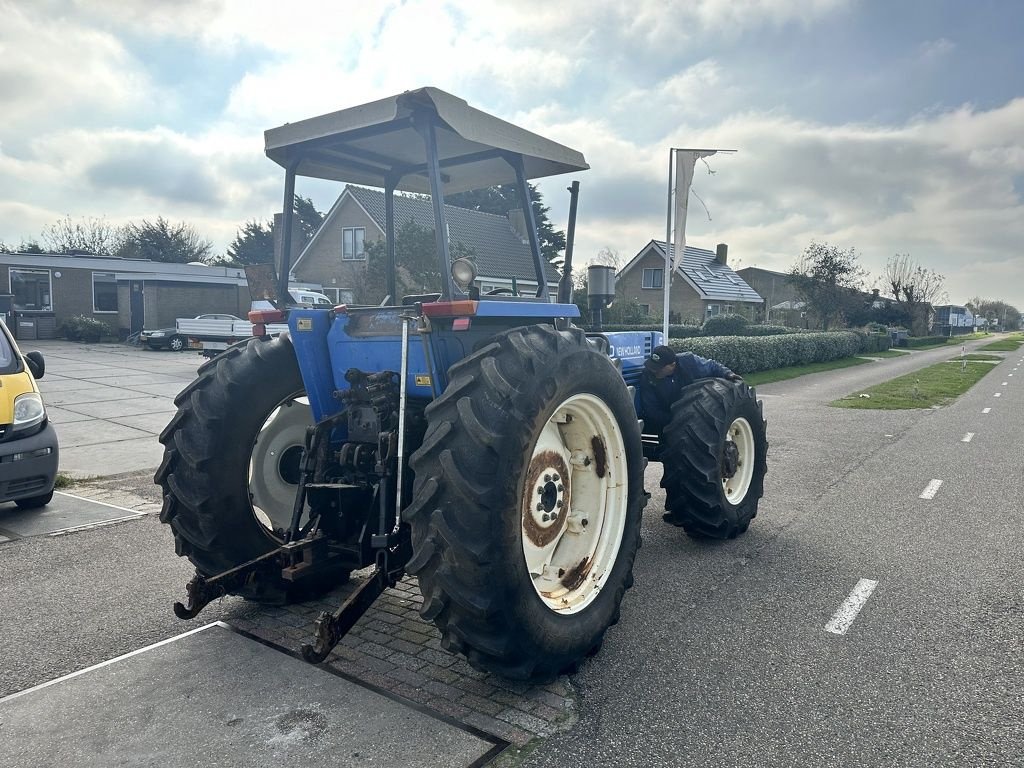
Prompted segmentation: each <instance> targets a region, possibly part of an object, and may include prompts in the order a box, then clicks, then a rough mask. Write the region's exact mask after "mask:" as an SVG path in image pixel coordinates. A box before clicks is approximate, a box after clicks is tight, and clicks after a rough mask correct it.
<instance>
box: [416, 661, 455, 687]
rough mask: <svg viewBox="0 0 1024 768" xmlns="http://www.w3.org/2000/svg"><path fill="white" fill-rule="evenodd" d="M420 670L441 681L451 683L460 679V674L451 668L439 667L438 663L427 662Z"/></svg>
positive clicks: (432, 678)
mask: <svg viewBox="0 0 1024 768" xmlns="http://www.w3.org/2000/svg"><path fill="white" fill-rule="evenodd" d="M420 672H422V673H423V674H424V675H426V676H427V677H429V678H430V679H431V680H437V681H438V682H439V683H446V684H450V683H454V682H455V681H456V680H458V679H459V676H458V675H457V674H455V673H454V672H452V671H451V670H450V669H445V668H444V667H439V666H437V665H436V664H425V665H424V666H423V668H422V669H421V670H420Z"/></svg>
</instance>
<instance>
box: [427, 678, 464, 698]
mask: <svg viewBox="0 0 1024 768" xmlns="http://www.w3.org/2000/svg"><path fill="white" fill-rule="evenodd" d="M423 689H424V690H425V691H430V692H431V693H432V694H434V695H435V696H438V697H440V698H443V699H449V700H451V701H455V700H456V699H458V698H459V697H460V695H461V691H459V690H458V689H456V688H452V686H450V685H448V684H447V683H442V682H440V681H439V680H428V681H427V682H426V683H424V685H423Z"/></svg>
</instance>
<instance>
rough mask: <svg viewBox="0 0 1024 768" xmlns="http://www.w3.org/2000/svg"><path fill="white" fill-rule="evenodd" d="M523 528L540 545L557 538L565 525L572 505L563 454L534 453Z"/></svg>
mask: <svg viewBox="0 0 1024 768" xmlns="http://www.w3.org/2000/svg"><path fill="white" fill-rule="evenodd" d="M526 487H527V488H528V489H530V490H529V491H528V495H527V498H526V499H525V503H524V505H523V506H524V507H526V508H525V509H523V532H524V533H525V534H526V537H527V538H528V539H529V540H530V541H531V542H532V543H533V544H534V545H536V546H538V547H543V546H545V545H547V544H550V543H551V542H552V541H554V539H555V537H557V536H558V534H559V533H561V531H562V528H564V527H565V523H566V520H567V519H568V515H567V514H566V512H567V510H568V509H569V471H568V468H567V467H566V465H565V460H564V459H563V458H562V456H561V455H560V454H558V453H555V452H554V451H542V452H540V453H538V454H536V455H535V456H534V457H533V460H532V461H531V462H530V468H529V471H528V472H527V476H526Z"/></svg>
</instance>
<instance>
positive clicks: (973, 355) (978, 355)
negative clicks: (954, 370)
mask: <svg viewBox="0 0 1024 768" xmlns="http://www.w3.org/2000/svg"><path fill="white" fill-rule="evenodd" d="M964 359H965V360H988V361H990V362H998V361H1000V360H1002V359H1003V358H1002V357H1000V356H999V355H986V354H984V353H983V352H968V353H967V354H966V355H964ZM950 362H952V363H959V362H960V358H959V357H955V358H953V359H952V360H951V361H950Z"/></svg>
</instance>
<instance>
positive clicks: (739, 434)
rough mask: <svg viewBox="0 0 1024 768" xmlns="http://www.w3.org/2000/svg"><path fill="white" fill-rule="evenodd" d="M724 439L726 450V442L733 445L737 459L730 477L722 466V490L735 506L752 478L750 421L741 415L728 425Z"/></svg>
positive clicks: (752, 440)
mask: <svg viewBox="0 0 1024 768" xmlns="http://www.w3.org/2000/svg"><path fill="white" fill-rule="evenodd" d="M725 440H726V444H727V445H726V448H727V450H728V443H733V444H734V445H735V447H736V453H737V457H738V459H737V465H736V471H735V474H733V475H732V477H727V476H726V475H727V472H726V469H725V467H724V466H723V468H722V491H723V492H724V493H725V498H726V499H727V500H728V501H729V503H730V504H732V505H733V506H735V505H737V504H739V503H741V502H742V501H743V499H745V498H746V497H747V492H748V491H749V490H750V481H751V480H752V479H753V478H754V430H753V429H751V428H750V422H749V421H747V420H746V419H744V418H742V417H740V418H738V419H736V420H735V421H734V422H733V423H732V424H730V425H729V432H728V434H727V435H726V438H725Z"/></svg>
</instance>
